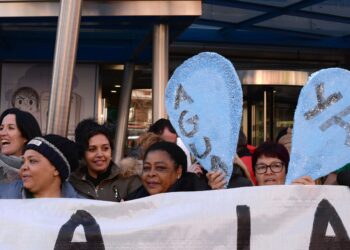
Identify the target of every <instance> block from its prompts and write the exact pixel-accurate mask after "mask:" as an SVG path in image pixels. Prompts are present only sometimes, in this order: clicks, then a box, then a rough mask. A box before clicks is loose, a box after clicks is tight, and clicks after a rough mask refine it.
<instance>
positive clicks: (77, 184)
mask: <svg viewBox="0 0 350 250" xmlns="http://www.w3.org/2000/svg"><path fill="white" fill-rule="evenodd" d="M133 161H135V162H133ZM132 164H139V163H138V161H137V160H135V159H131V158H130V161H129V162H127V163H126V164H125V166H124V165H123V166H121V167H118V166H117V165H116V164H114V163H111V165H110V168H111V170H110V174H109V175H108V176H107V177H106V178H105V179H103V180H102V181H101V182H100V183H99V184H98V185H97V186H96V187H95V185H94V184H93V183H92V182H91V181H89V180H88V179H87V178H86V171H87V167H86V166H85V165H83V166H81V167H80V168H79V169H77V170H76V171H75V172H74V173H72V174H71V176H70V182H71V184H72V185H73V186H74V188H75V189H76V190H77V191H78V193H79V194H81V195H82V196H84V197H86V198H89V199H96V200H104V201H116V202H119V201H121V200H122V199H124V198H125V197H126V196H127V195H128V194H130V193H132V192H133V191H135V190H136V189H137V188H139V187H140V186H141V180H140V177H139V175H135V172H133V171H131V172H130V171H129V169H130V168H131V169H132V167H133V166H131V165H132ZM135 168H137V169H139V168H141V167H135Z"/></svg>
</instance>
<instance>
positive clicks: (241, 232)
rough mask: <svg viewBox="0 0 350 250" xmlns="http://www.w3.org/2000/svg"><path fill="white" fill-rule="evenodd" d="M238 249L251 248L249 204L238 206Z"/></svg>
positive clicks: (245, 249)
mask: <svg viewBox="0 0 350 250" xmlns="http://www.w3.org/2000/svg"><path fill="white" fill-rule="evenodd" d="M236 213H237V250H249V249H250V234H251V232H250V209H249V207H248V206H237V207H236Z"/></svg>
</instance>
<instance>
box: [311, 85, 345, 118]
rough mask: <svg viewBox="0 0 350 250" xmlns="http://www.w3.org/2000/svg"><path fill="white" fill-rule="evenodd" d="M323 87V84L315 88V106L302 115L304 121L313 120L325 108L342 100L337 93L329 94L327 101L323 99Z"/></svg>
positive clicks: (340, 95)
mask: <svg viewBox="0 0 350 250" xmlns="http://www.w3.org/2000/svg"><path fill="white" fill-rule="evenodd" d="M323 85H324V83H320V84H318V85H317V86H316V97H317V105H316V106H315V107H314V108H313V109H312V110H309V111H308V112H306V113H304V117H305V119H306V120H310V119H312V118H314V117H315V116H316V115H318V114H320V113H321V112H323V111H324V110H325V109H326V108H328V107H329V106H331V105H332V104H334V103H336V102H338V101H339V100H340V99H342V98H343V96H342V94H341V93H340V92H338V93H333V94H331V95H330V96H328V98H327V99H325V98H324V96H323V93H324V86H323Z"/></svg>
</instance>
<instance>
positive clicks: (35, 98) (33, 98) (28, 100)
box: [12, 87, 39, 113]
mask: <svg viewBox="0 0 350 250" xmlns="http://www.w3.org/2000/svg"><path fill="white" fill-rule="evenodd" d="M12 105H13V107H15V108H18V109H20V110H23V111H27V112H30V113H32V112H38V110H39V95H38V93H37V92H36V91H35V90H34V89H32V88H29V87H23V88H19V89H18V90H17V91H16V92H15V93H14V95H13V96H12Z"/></svg>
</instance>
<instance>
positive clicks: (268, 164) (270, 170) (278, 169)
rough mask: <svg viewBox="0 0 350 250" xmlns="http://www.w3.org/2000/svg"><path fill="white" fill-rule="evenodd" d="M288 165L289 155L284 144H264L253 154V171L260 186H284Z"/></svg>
mask: <svg viewBox="0 0 350 250" xmlns="http://www.w3.org/2000/svg"><path fill="white" fill-rule="evenodd" d="M288 163H289V153H288V151H287V149H286V148H285V147H284V146H283V145H282V144H278V143H273V142H264V143H262V144H261V145H260V146H259V147H257V148H256V149H255V151H254V154H253V166H254V168H253V170H254V174H255V177H256V181H257V183H258V185H259V186H263V185H284V182H285V179H286V174H287V172H288Z"/></svg>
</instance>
